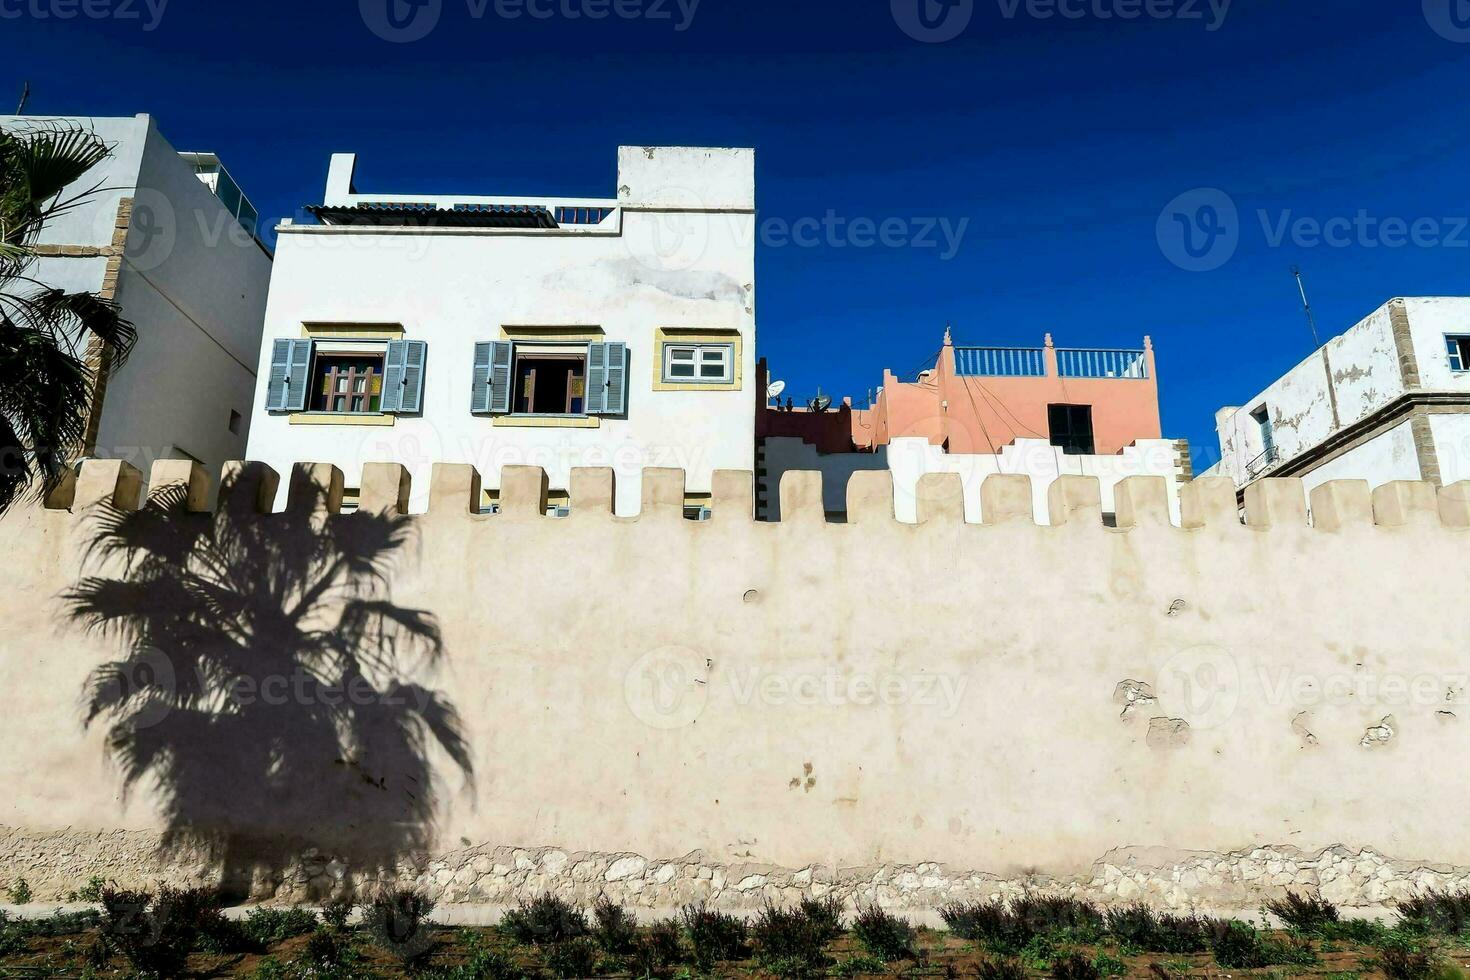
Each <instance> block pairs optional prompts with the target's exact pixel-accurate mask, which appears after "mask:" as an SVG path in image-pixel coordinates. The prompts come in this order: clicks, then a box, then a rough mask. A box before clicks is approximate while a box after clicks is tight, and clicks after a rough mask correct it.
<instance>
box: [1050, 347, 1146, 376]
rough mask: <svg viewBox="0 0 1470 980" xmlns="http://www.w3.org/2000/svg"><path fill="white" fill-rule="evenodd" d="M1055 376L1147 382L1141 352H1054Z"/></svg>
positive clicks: (1144, 360)
mask: <svg viewBox="0 0 1470 980" xmlns="http://www.w3.org/2000/svg"><path fill="white" fill-rule="evenodd" d="M1057 372H1058V373H1059V374H1060V375H1061V376H1062V377H1064V378H1131V379H1135V380H1139V381H1143V380H1146V379H1147V378H1148V357H1147V356H1146V354H1145V352H1144V351H1141V350H1061V349H1058V350H1057Z"/></svg>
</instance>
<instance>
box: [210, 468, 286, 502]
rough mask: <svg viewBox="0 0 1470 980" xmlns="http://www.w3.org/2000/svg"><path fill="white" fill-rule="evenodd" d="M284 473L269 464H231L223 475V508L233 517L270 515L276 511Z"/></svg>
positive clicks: (221, 486) (220, 498) (222, 472)
mask: <svg viewBox="0 0 1470 980" xmlns="http://www.w3.org/2000/svg"><path fill="white" fill-rule="evenodd" d="M280 486H281V474H279V473H277V472H276V470H275V469H274V468H273V467H271V466H268V465H267V464H265V463H254V462H229V463H226V464H225V467H224V469H223V470H222V471H221V472H220V487H219V506H220V508H221V509H224V510H227V511H228V512H229V513H231V514H236V515H239V514H269V513H271V512H272V511H273V510H275V502H276V492H277V491H278V490H279V488H280Z"/></svg>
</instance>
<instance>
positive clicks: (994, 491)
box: [980, 473, 1036, 524]
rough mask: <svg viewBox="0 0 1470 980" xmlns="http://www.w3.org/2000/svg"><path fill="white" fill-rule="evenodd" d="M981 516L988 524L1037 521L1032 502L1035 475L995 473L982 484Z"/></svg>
mask: <svg viewBox="0 0 1470 980" xmlns="http://www.w3.org/2000/svg"><path fill="white" fill-rule="evenodd" d="M980 519H981V521H982V522H983V523H985V524H1008V523H1012V522H1016V523H1019V522H1021V521H1028V522H1030V523H1033V524H1034V523H1035V522H1036V511H1035V509H1034V507H1033V506H1032V503H1031V477H1029V476H1023V475H1020V474H1015V473H993V474H991V475H990V476H987V477H986V478H985V482H983V483H981V484H980Z"/></svg>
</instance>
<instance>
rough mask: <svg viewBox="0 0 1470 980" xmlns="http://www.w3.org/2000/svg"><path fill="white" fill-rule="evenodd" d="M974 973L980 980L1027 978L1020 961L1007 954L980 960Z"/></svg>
mask: <svg viewBox="0 0 1470 980" xmlns="http://www.w3.org/2000/svg"><path fill="white" fill-rule="evenodd" d="M975 975H976V976H977V977H979V978H980V980H1028V977H1029V975H1028V974H1027V973H1026V968H1025V967H1024V966H1022V965H1021V961H1020V960H1018V959H1015V958H1013V957H1009V956H1006V957H1001V958H999V959H985V960H981V961H980V965H979V966H977V967H976V968H975Z"/></svg>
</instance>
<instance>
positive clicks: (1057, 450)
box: [756, 331, 1190, 518]
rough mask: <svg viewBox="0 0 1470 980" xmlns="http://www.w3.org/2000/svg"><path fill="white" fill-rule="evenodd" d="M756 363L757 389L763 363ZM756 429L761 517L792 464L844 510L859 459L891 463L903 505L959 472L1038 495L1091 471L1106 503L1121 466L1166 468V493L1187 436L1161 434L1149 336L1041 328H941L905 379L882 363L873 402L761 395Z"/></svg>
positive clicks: (1183, 462)
mask: <svg viewBox="0 0 1470 980" xmlns="http://www.w3.org/2000/svg"><path fill="white" fill-rule="evenodd" d="M759 373H760V377H759V379H758V381H759V383H758V390H759V391H764V390H765V386H766V373H765V364H764V362H762V363H761V365H760V371H759ZM756 435H757V469H758V477H759V481H758V482H759V484H760V486H759V487H758V491H757V492H758V497H759V498H760V499H761V500H762V502H763V503H764V504H765V505H766V506H765V509H764V510H763V513H764V514H765V515H766V516H768V517H774V516H775V512H776V507H777V506H778V503H779V502H778V499H777V498H778V497H779V492H778V491H779V483H780V477H781V475H782V474H783V473H785V472H788V471H790V470H792V469H816V470H819V471H821V472H822V473H823V474H824V477H825V479H826V484H827V491H826V492H827V496H828V500H827V505H828V510H829V512H831V513H832V514H833V515H834V516H835V515H838V514H841V513H842V512H843V510H844V508H845V503H844V493H845V489H844V488H845V484H846V480H847V478H848V477H850V475H851V473H853V472H855V471H857V470H861V469H891V470H892V471H893V473H894V479H895V489H896V492H897V493H898V495H899V500H898V503H897V506H898V507H899V509H900V511H901V512H902V511H904V510H905V503H904V501H903V499H902V498H903V495H904V494H905V493H906V492H907V487H908V484H910V483H913V482H915V481H916V480H917V479H918V477H919V476H920V475H922V473H924V472H936V471H937V472H960V473H962V474H964V475H965V476H966V479H967V481H969V482H972V483H978V482H981V481H983V477H984V474H985V473H988V472H995V473H1016V472H1019V473H1025V474H1026V475H1029V476H1031V477H1032V478H1033V483H1034V484H1035V486H1036V489H1037V492H1038V493H1041V492H1043V491H1044V488H1045V486H1046V485H1047V484H1048V483H1049V482H1050V480H1052V479H1055V477H1056V476H1058V475H1062V474H1064V473H1080V474H1083V475H1096V476H1098V477H1099V478H1100V479H1101V480H1102V482H1103V496H1104V504H1105V508H1106V506H1107V505H1108V504H1110V503H1111V487H1112V485H1113V484H1114V483H1116V481H1117V480H1119V479H1122V478H1124V477H1126V476H1129V475H1157V476H1164V477H1166V478H1168V479H1169V481H1170V488H1171V499H1176V498H1177V488H1178V485H1179V484H1180V483H1183V482H1187V481H1188V480H1189V479H1190V462H1189V450H1188V444H1187V443H1185V442H1182V441H1180V442H1174V441H1168V440H1164V439H1163V437H1162V426H1161V422H1160V417H1159V387H1158V376H1157V370H1156V367H1155V363H1154V353H1153V345H1152V344H1151V343H1150V341H1149V339H1148V338H1147V337H1145V338H1144V339H1143V346H1142V347H1141V348H1138V349H1129V350H1123V349H1091V348H1089V349H1078V348H1058V347H1056V346H1055V345H1054V344H1053V343H1052V338H1051V335H1050V334H1048V335H1047V336H1046V340H1045V343H1044V344H1043V345H1042V346H1040V347H966V346H956V345H955V344H954V342H953V339H952V338H951V337H950V335H949V333H948V331H946V333H945V338H944V347H943V348H942V350H941V351H940V354H939V358H938V360H937V361H936V362H935V364H934V366H933V367H932V368H930V369H929V370H926V371H923V372H921V373H920V375H919V377H918V379H917V380H915V381H901V380H899V378H898V377H897V376H896V375H895V374H894V373H893V372H892V371H888V370H885V371H884V372H883V387H882V388H881V389H880V390H879V392H878V394H877V398H876V399H875V400H874V401H873V403H872V405H871V407H869V408H865V409H855V408H853V407H852V405H851V403H850V400H844V401H843V403H842V404H841V405H838V406H834V407H833V408H832V409H830V410H828V411H825V412H815V411H809V410H806V409H801V408H794V409H793V410H790V411H786V410H783V409H781V407H780V406H775V407H772V406H768V405H766V404H761V405H760V406H759V407H758V410H757V420H756ZM966 489H967V493H969V492H971V491H974V493H975V495H978V490H977V488H976V487H973V486H969V485H968V483H967V487H966ZM1038 517H1039V518H1040V517H1044V515H1043V514H1040V513H1039V514H1038Z"/></svg>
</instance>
